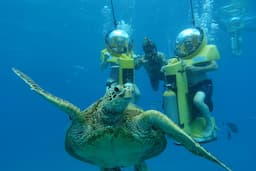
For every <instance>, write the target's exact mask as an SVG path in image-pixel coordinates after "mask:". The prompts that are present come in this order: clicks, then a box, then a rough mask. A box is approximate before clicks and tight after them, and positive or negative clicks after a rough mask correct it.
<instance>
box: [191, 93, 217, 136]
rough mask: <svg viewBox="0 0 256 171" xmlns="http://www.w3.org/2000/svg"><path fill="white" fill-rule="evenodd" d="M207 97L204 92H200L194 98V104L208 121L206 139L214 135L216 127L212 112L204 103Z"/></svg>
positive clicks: (205, 132)
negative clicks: (212, 119)
mask: <svg viewBox="0 0 256 171" xmlns="http://www.w3.org/2000/svg"><path fill="white" fill-rule="evenodd" d="M205 97H206V95H205V93H204V92H203V91H198V92H196V94H195V96H194V98H193V103H194V105H195V106H196V107H197V109H198V110H199V111H200V113H201V114H202V115H203V117H204V118H205V120H206V128H205V131H204V133H203V134H204V136H205V137H209V136H212V134H213V133H214V125H213V123H212V121H211V112H210V110H209V107H208V106H207V104H205V102H204V100H205Z"/></svg>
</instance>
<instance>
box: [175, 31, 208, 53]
mask: <svg viewBox="0 0 256 171" xmlns="http://www.w3.org/2000/svg"><path fill="white" fill-rule="evenodd" d="M204 37H205V36H204V32H203V30H202V29H200V28H188V29H185V30H183V31H181V32H180V33H179V34H178V36H177V38H176V41H175V55H177V56H178V57H187V56H190V55H191V54H193V53H195V52H196V51H197V50H198V49H199V48H201V47H202V45H204Z"/></svg>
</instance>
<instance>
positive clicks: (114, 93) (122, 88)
mask: <svg viewBox="0 0 256 171" xmlns="http://www.w3.org/2000/svg"><path fill="white" fill-rule="evenodd" d="M134 92H135V91H134V86H133V84H131V83H126V84H124V85H118V84H112V85H111V86H110V87H109V88H108V89H107V91H106V94H105V96H104V105H103V109H104V111H105V113H106V114H109V115H117V114H122V112H123V111H124V110H125V109H126V107H127V105H128V104H129V103H130V101H131V100H132V98H133V96H134Z"/></svg>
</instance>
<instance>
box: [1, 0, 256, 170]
mask: <svg viewBox="0 0 256 171" xmlns="http://www.w3.org/2000/svg"><path fill="white" fill-rule="evenodd" d="M113 2H114V7H115V13H116V17H117V20H118V21H120V20H124V21H125V22H126V23H128V24H129V25H130V26H131V27H132V37H133V39H134V51H135V53H137V54H142V48H141V44H142V41H143V38H144V37H145V36H148V37H150V38H151V39H152V40H153V41H154V42H155V43H156V44H157V47H158V50H159V51H162V52H164V53H165V54H166V55H168V57H171V56H172V55H173V47H174V41H175V38H176V36H177V34H178V33H179V32H180V31H181V30H183V29H185V28H187V27H191V10H190V5H189V1H188V0H179V1H170V0H137V1H136V0H119V1H118V0H113ZM193 2H194V13H195V17H196V22H197V24H198V25H199V26H201V27H203V28H204V29H206V30H207V36H208V38H209V42H210V43H214V44H216V45H217V46H218V48H219V51H220V54H221V59H220V60H218V61H217V62H218V65H219V69H218V70H217V71H215V72H212V73H210V76H211V78H212V79H213V81H214V94H213V100H214V108H215V109H214V111H213V113H212V115H213V116H214V117H215V119H216V122H217V126H218V139H217V140H216V141H213V142H210V143H207V144H203V146H204V147H206V148H207V149H208V150H209V151H210V152H211V153H213V154H214V155H216V156H217V157H219V158H220V159H221V160H222V161H224V163H226V164H227V165H228V166H230V167H231V168H233V170H234V171H249V170H251V171H254V170H256V165H255V163H256V158H255V154H256V147H255V144H256V133H255V131H256V124H255V122H256V103H255V102H256V100H255V99H256V91H255V87H256V77H255V72H256V69H255V64H256V59H255V40H256V12H255V6H256V2H255V1H253V0H240V1H238V0H233V1H231V0H226V1H222V0H194V1H193ZM227 5H228V6H230V5H231V9H229V8H225V7H227ZM234 9H235V10H234ZM232 17H239V18H240V19H241V21H240V22H241V23H240V24H241V25H239V24H238V25H235V26H234V27H236V28H237V29H238V31H239V32H240V33H239V34H240V36H241V37H240V39H241V40H242V41H241V42H240V44H239V45H238V48H239V46H240V48H241V52H240V51H239V52H238V53H236V50H237V49H233V50H234V51H233V52H232V48H231V36H230V32H229V26H230V23H229V20H230V18H232ZM112 27H113V20H112V13H111V7H110V0H72V1H71V0H62V1H60V0H1V1H0V59H1V61H0V84H1V85H0V102H1V103H0V116H1V119H0V131H1V133H0V170H1V171H23V170H24V171H46V170H48V171H53V170H61V171H70V170H73V171H85V170H90V171H96V170H98V167H95V166H92V165H90V164H87V163H83V162H81V161H78V160H76V159H74V158H72V157H71V156H69V155H68V154H67V153H66V152H65V150H64V137H65V132H66V129H67V127H68V126H69V123H70V122H69V119H68V117H67V115H66V114H65V113H63V112H62V111H60V110H58V109H57V108H56V107H55V106H53V105H51V104H49V103H48V102H47V101H45V100H44V99H42V98H41V97H39V96H38V95H37V94H35V93H34V92H32V91H31V90H29V88H28V86H27V85H25V84H24V82H23V81H21V80H20V79H19V78H17V76H15V74H14V73H13V72H12V70H11V68H12V67H16V68H18V69H20V70H21V71H23V72H24V73H26V74H28V75H29V76H30V77H31V78H32V79H34V80H35V81H36V82H37V83H38V84H40V85H41V87H42V88H44V89H45V90H47V91H49V92H51V93H53V94H54V95H56V96H59V97H62V98H64V99H67V100H69V101H70V102H72V103H73V104H76V105H77V106H79V107H80V108H85V107H87V106H89V105H90V104H92V103H93V102H94V101H96V100H97V99H98V98H100V97H101V96H102V95H103V94H104V92H105V81H106V78H107V76H108V73H107V72H101V71H100V68H99V64H100V60H99V56H100V51H101V50H102V49H103V48H104V34H105V33H106V32H107V31H108V30H110V29H111V28H112ZM233 48H234V47H233ZM238 50H239V49H238ZM136 83H137V85H138V86H139V88H140V89H141V98H140V101H139V103H138V105H139V106H141V107H142V108H143V109H157V110H162V108H161V105H162V102H161V100H162V93H163V86H162V87H161V88H160V90H159V91H157V92H154V91H152V89H151V86H150V83H149V80H148V77H147V74H146V72H145V70H144V69H140V70H137V71H136ZM253 156H254V157H253ZM110 157H111V156H110ZM147 163H148V165H149V168H150V169H151V170H152V171H160V170H173V171H175V170H179V171H185V170H197V171H203V170H208V171H220V170H221V169H222V168H220V167H219V166H218V165H216V164H214V163H212V162H210V161H207V160H205V159H203V158H200V157H197V156H194V155H193V154H191V153H190V152H188V151H187V150H185V149H184V148H183V147H181V146H176V145H174V144H173V142H172V141H171V140H170V139H169V144H168V147H167V149H166V150H165V152H164V153H162V154H161V155H159V156H157V157H155V158H153V159H150V160H148V161H147ZM124 170H127V171H128V170H132V168H125V169H124Z"/></svg>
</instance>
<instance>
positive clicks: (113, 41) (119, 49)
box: [105, 29, 130, 54]
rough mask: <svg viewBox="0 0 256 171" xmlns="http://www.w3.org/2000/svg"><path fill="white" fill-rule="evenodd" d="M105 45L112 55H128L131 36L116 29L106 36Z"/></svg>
mask: <svg viewBox="0 0 256 171" xmlns="http://www.w3.org/2000/svg"><path fill="white" fill-rule="evenodd" d="M105 43H106V46H107V48H108V50H109V51H111V52H112V53H115V54H122V53H127V52H128V50H129V45H130V36H129V34H128V33H127V32H126V31H124V30H120V29H116V30H113V31H111V32H110V33H109V34H107V35H106V38H105Z"/></svg>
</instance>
